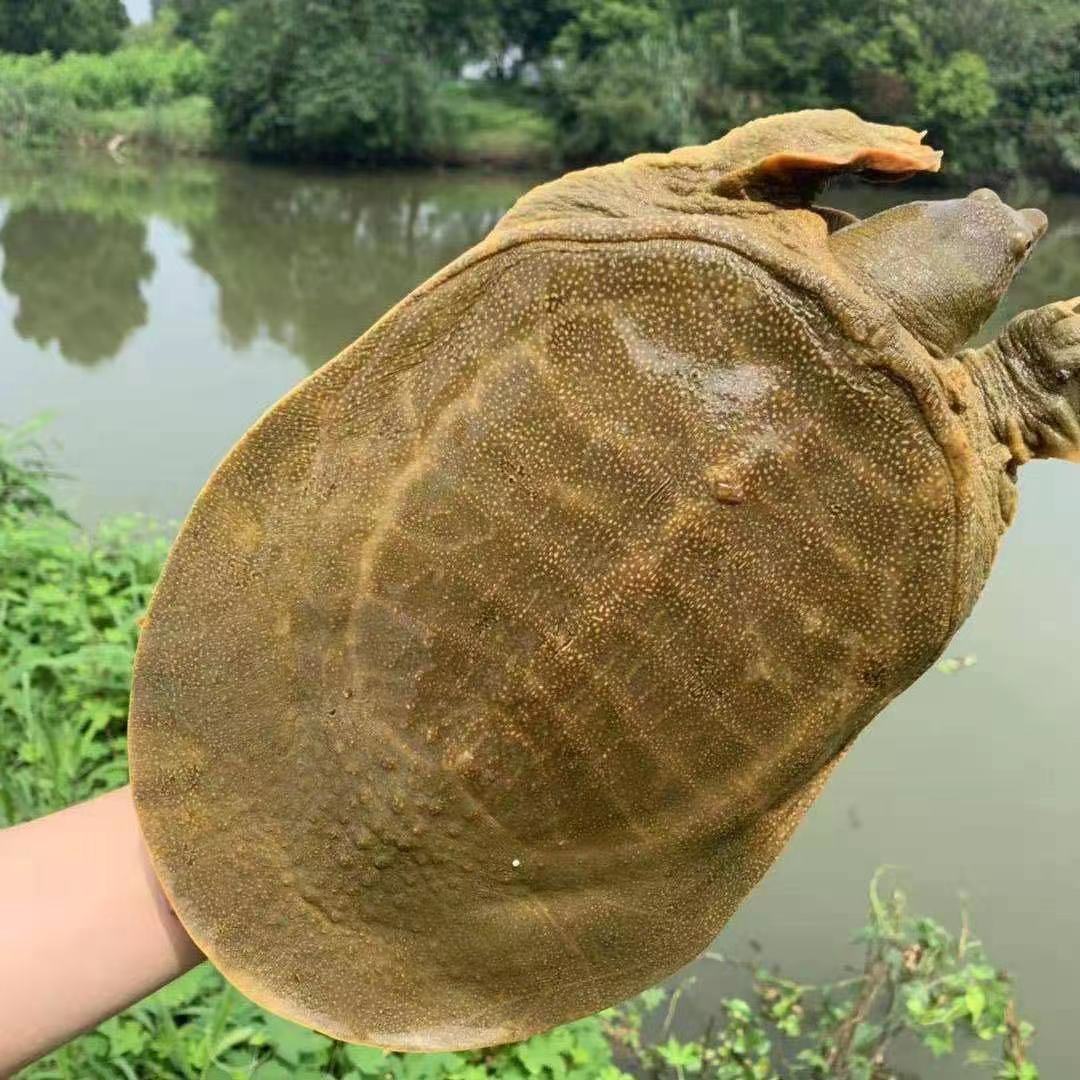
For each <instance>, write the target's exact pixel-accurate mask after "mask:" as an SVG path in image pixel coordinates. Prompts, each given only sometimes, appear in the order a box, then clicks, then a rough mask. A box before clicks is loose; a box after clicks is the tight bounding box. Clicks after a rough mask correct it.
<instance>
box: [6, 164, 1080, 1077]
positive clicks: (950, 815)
mask: <svg viewBox="0 0 1080 1080" xmlns="http://www.w3.org/2000/svg"><path fill="white" fill-rule="evenodd" d="M533 182H535V178H530V177H527V176H523V175H512V176H497V175H481V174H474V173H462V172H448V173H410V174H402V175H398V174H393V175H391V174H378V175H365V174H356V173H354V174H340V173H338V174H334V173H322V172H311V171H302V170H297V169H279V168H272V167H260V168H255V167H249V166H243V165H237V164H211V163H171V164H162V165H153V166H152V165H136V164H132V163H127V164H119V163H114V162H112V161H111V160H108V159H101V158H83V159H65V160H62V161H58V162H49V163H47V164H43V163H37V164H21V165H15V164H12V163H10V162H8V163H5V164H4V166H3V167H2V168H0V260H2V277H0V281H2V288H0V423H7V424H18V423H21V422H24V421H26V420H28V419H29V418H31V417H32V416H34V415H36V414H38V413H41V412H44V411H48V412H50V413H52V414H53V421H52V423H51V424H50V425H49V427H48V428H47V429H46V434H45V436H44V441H45V442H46V444H47V445H50V446H51V447H52V449H53V454H54V460H56V461H57V463H58V464H59V466H60V467H61V468H62V469H63V470H64V471H66V472H67V473H68V474H70V477H71V478H70V479H69V480H67V481H65V482H64V484H63V487H62V493H63V498H64V501H65V503H66V504H67V505H68V506H69V507H70V509H71V510H72V512H73V513H74V514H75V515H76V516H77V517H78V518H79V519H81V520H82V521H84V522H85V523H87V524H90V525H92V524H93V523H94V522H96V521H97V520H99V519H100V518H101V517H103V516H110V515H113V514H118V513H128V512H131V511H141V512H145V513H148V514H151V515H153V516H154V517H155V518H158V519H159V520H164V521H170V520H176V519H178V518H180V517H182V516H183V514H184V513H185V512H186V510H187V508H188V506H189V505H190V503H191V501H192V499H193V498H194V497H195V495H196V494H197V492H198V490H199V488H200V486H201V484H202V482H203V481H204V480H205V478H206V477H207V475H208V474H209V473H210V471H211V470H212V469H213V467H214V466H215V464H216V463H217V462H218V460H219V459H220V458H221V457H222V455H223V454H224V453H225V452H226V451H227V450H228V448H229V447H230V446H231V445H232V443H233V442H234V441H235V440H236V439H237V437H238V436H239V435H240V434H242V433H243V431H244V430H245V429H246V428H247V427H248V425H249V424H250V423H251V422H252V421H253V420H254V419H255V418H256V417H258V416H259V414H260V413H261V412H262V411H263V410H264V409H265V408H266V407H267V406H269V405H270V404H272V403H273V402H274V401H276V400H277V399H278V398H279V397H280V396H281V395H282V394H283V393H284V392H285V391H286V390H288V389H289V388H290V387H292V386H293V385H295V384H296V383H297V382H298V381H299V380H300V379H302V378H303V377H304V376H305V375H307V374H308V373H309V372H310V371H312V370H313V369H314V368H315V367H317V366H318V365H319V364H321V363H323V362H324V361H325V360H326V359H328V358H329V357H330V356H332V355H333V354H334V353H335V352H337V350H338V349H339V348H341V347H342V346H343V345H345V344H347V343H348V342H349V341H351V340H352V339H353V338H355V337H356V336H357V335H358V334H359V333H360V332H361V331H363V330H364V329H365V328H366V327H367V326H368V325H369V324H370V323H371V322H372V321H373V320H374V319H375V318H377V317H378V316H379V315H381V314H382V313H383V312H384V311H385V310H386V309H387V308H388V307H389V306H390V305H391V304H392V303H394V302H395V301H396V300H398V299H399V298H400V297H402V296H404V295H405V294H406V293H407V292H408V291H409V290H410V289H411V288H412V287H413V286H414V285H416V284H417V283H419V282H420V281H421V280H423V279H424V278H425V277H427V276H428V275H429V274H430V273H431V272H433V271H434V270H436V269H438V268H439V267H440V266H442V265H443V264H444V263H446V262H447V261H449V260H450V259H451V258H453V257H454V256H455V255H457V254H458V253H459V252H461V251H463V250H464V249H465V248H466V247H468V246H469V245H470V244H472V243H474V242H475V241H476V240H478V239H479V238H480V237H481V236H482V235H483V234H484V233H485V232H486V231H487V230H488V229H490V228H491V226H492V225H494V223H495V221H496V220H497V219H498V217H499V216H500V214H501V213H502V212H503V211H505V210H506V209H507V208H508V207H509V205H510V204H511V203H512V202H513V200H514V199H515V198H516V197H517V195H519V194H520V193H521V192H522V191H523V190H524V189H526V188H527V187H529V186H530V185H531V183H533ZM900 197H901V196H900V195H899V193H896V192H893V191H887V192H886V191H881V190H873V191H869V192H868V191H865V190H864V191H862V192H849V191H844V192H840V193H839V194H838V196H837V197H836V198H835V199H832V200H830V201H833V202H837V203H842V204H844V205H847V206H848V207H850V208H853V209H856V210H857V211H858V212H861V213H865V212H867V210H868V209H870V208H876V207H878V206H884V205H887V204H888V203H890V202H892V201H896V200H898V199H899V198H900ZM935 197H937V196H935ZM1018 201H1019V202H1022V203H1029V202H1030V203H1035V204H1037V205H1041V206H1043V207H1044V208H1045V209H1047V211H1048V212H1049V214H1050V219H1051V232H1050V233H1049V235H1048V236H1047V237H1046V238H1045V239H1044V240H1043V242H1042V244H1041V245H1040V248H1039V250H1038V251H1037V252H1036V255H1035V257H1034V258H1033V260H1032V263H1031V264H1030V265H1029V266H1028V267H1027V268H1026V269H1025V271H1024V272H1023V274H1022V275H1021V277H1020V278H1019V279H1018V280H1017V282H1016V284H1015V285H1014V288H1013V291H1012V292H1011V293H1010V296H1009V297H1008V298H1007V301H1006V305H1005V307H1004V308H1003V310H1002V312H1000V313H999V316H998V317H996V318H995V321H994V323H992V324H991V326H990V327H989V328H988V330H987V332H986V333H984V335H983V336H984V337H985V336H987V333H989V332H990V331H992V330H993V328H994V327H995V326H997V325H1000V322H1001V321H1003V319H1004V317H1005V316H1006V315H1008V314H1011V313H1013V312H1015V311H1017V310H1020V309H1022V308H1024V307H1029V306H1032V305H1036V304H1041V303H1045V302H1046V301H1049V300H1054V299H1061V298H1066V297H1071V296H1075V295H1077V294H1080V199H1076V198H1067V197H1048V196H1046V195H1045V193H1042V194H1041V195H1040V193H1039V192H1037V191H1034V192H1029V193H1027V194H1026V196H1022V197H1020V198H1019V200H1018ZM1015 204H1016V203H1015V202H1014V205H1015ZM1078 544H1080V470H1077V469H1074V468H1072V467H1071V466H1069V465H1065V464H1060V463H1056V462H1055V463H1043V462H1037V463H1034V464H1033V465H1031V466H1029V467H1027V468H1025V469H1024V470H1023V471H1022V473H1021V512H1020V514H1019V517H1018V519H1017V522H1016V524H1015V525H1014V527H1013V529H1012V530H1011V532H1010V534H1009V535H1008V537H1007V539H1006V541H1005V544H1004V547H1003V550H1002V552H1001V556H1000V558H999V561H998V565H997V567H996V569H995V573H994V576H993V577H992V579H991V581H990V584H989V586H988V588H987V590H986V592H985V594H984V596H983V598H982V600H981V601H980V603H979V605H978V607H977V609H976V611H975V614H974V615H973V617H972V618H971V619H970V620H969V622H968V623H967V624H966V626H965V627H964V628H963V629H962V630H961V632H960V634H959V635H958V637H957V638H956V640H955V642H954V643H953V645H952V646H951V647H950V649H949V655H952V656H973V657H975V658H976V662H975V663H974V664H973V665H971V666H967V667H964V668H962V669H961V670H959V671H957V672H956V673H954V674H951V675H947V674H944V673H942V672H941V671H939V670H936V669H934V670H931V671H930V672H928V673H927V674H926V675H925V676H924V677H923V678H922V679H921V680H920V681H919V682H918V683H917V684H916V685H915V686H914V687H913V688H912V689H911V690H909V691H908V692H907V693H906V694H904V695H903V696H902V697H901V698H900V699H898V700H897V701H896V702H894V703H893V704H892V705H891V706H890V707H889V708H888V709H887V710H886V711H885V712H884V713H883V714H882V715H881V716H880V717H879V718H878V719H877V720H876V721H875V722H874V723H873V724H872V725H871V726H870V728H869V729H868V730H867V732H866V733H865V734H864V735H863V736H862V737H861V738H860V739H859V740H858V742H857V743H856V745H855V746H854V748H853V750H852V751H851V753H850V754H849V755H848V756H847V758H846V759H845V760H844V762H843V763H842V764H841V765H840V767H839V768H838V770H837V772H836V773H835V775H834V777H833V779H832V780H831V781H830V783H829V785H828V787H827V789H826V791H825V793H824V794H823V795H822V797H821V798H820V799H819V800H818V802H817V804H816V805H815V806H814V807H813V809H812V810H811V812H810V814H809V815H808V817H807V819H806V822H805V823H804V824H803V826H802V827H801V828H800V830H799V831H798V833H797V834H796V836H795V838H794V839H793V841H792V842H791V844H790V846H789V848H788V850H787V851H786V853H785V854H784V855H783V856H782V857H781V859H780V860H779V862H778V863H777V865H776V866H775V868H774V869H773V870H772V872H771V873H770V874H769V875H768V877H767V878H766V880H765V881H764V882H763V883H762V885H761V886H760V887H759V888H758V889H757V890H756V891H755V892H754V893H753V894H752V896H751V897H750V899H749V900H748V901H747V903H746V904H745V905H744V907H743V909H742V910H741V911H740V912H739V914H738V915H737V916H736V917H735V919H733V920H732V922H731V923H730V924H729V926H728V927H727V929H726V930H725V932H724V933H723V934H722V935H721V938H720V939H719V940H718V942H717V948H718V949H719V950H721V951H723V952H724V953H726V954H729V955H734V956H736V957H748V958H754V959H758V958H759V953H758V949H759V948H760V950H761V952H760V957H761V958H764V959H766V960H776V961H779V962H780V964H781V965H782V968H783V970H784V972H785V973H786V974H789V975H792V976H795V977H800V978H804V979H806V980H807V981H811V980H815V979H820V978H823V977H826V976H828V975H830V974H834V973H835V972H836V971H837V969H838V966H839V965H840V964H841V963H844V962H852V963H854V962H858V959H859V953H858V952H857V950H855V949H853V948H852V947H851V946H850V945H849V944H848V941H849V938H850V933H851V931H852V930H853V928H855V927H856V926H859V925H861V924H862V921H863V919H864V914H865V910H866V884H867V882H868V880H869V878H870V877H871V875H872V874H873V872H874V870H875V868H876V867H878V866H879V865H881V864H885V863H888V864H892V865H895V866H897V867H899V868H900V869H899V871H898V875H899V879H900V881H901V883H902V884H903V885H904V886H905V887H906V888H907V889H908V890H909V891H910V892H911V894H912V897H913V903H914V905H915V906H917V907H918V908H919V909H920V910H923V911H926V912H928V913H930V914H933V915H935V916H936V917H938V918H940V919H942V920H944V921H948V922H950V923H952V924H954V925H955V924H956V923H957V920H958V915H959V908H960V901H959V894H961V893H966V894H968V895H969V897H970V900H969V901H968V906H969V909H970V911H971V918H972V922H973V925H974V927H975V929H976V932H977V933H978V935H979V936H980V937H982V938H983V940H984V941H985V942H986V944H987V946H988V949H989V951H990V954H991V956H992V957H993V958H994V960H995V961H996V962H997V963H999V964H1001V965H1003V966H1005V967H1006V968H1007V969H1008V970H1010V971H1011V972H1012V973H1013V974H1014V975H1015V976H1016V978H1017V982H1018V986H1019V998H1020V1010H1021V1013H1022V1015H1024V1016H1027V1017H1030V1018H1031V1019H1032V1020H1033V1021H1034V1022H1035V1024H1036V1026H1037V1029H1038V1033H1037V1039H1036V1044H1035V1060H1036V1061H1038V1062H1039V1063H1040V1065H1041V1066H1042V1067H1043V1070H1044V1075H1045V1076H1047V1077H1064V1076H1072V1075H1077V1074H1078V1069H1077V1064H1076V1049H1075V1048H1076V1045H1077V1043H1076V1036H1075V1032H1074V1030H1073V1027H1074V1025H1075V1022H1076V1019H1075V1018H1076V1011H1077V1007H1078V998H1077V991H1076V985H1077V971H1076V967H1077V965H1076V963H1075V961H1074V960H1073V958H1074V957H1075V956H1076V955H1077V954H1078V953H1080V782H1078V774H1077V768H1078V762H1080V724H1078V723H1077V719H1078V710H1080V664H1078V663H1077V657H1078V653H1080V556H1078V554H1077V547H1078ZM691 975H693V976H694V977H695V979H696V982H695V983H694V985H693V988H692V990H691V991H690V992H689V993H688V994H687V995H686V999H685V1000H686V1002H687V1003H686V1005H685V1006H684V1007H683V1008H684V1016H683V1021H684V1023H686V1024H692V1023H693V1021H694V1020H695V1018H696V1017H697V1016H700V1015H703V1014H704V1013H706V1012H708V1010H709V1007H710V1003H711V1002H713V1001H715V998H716V995H717V994H718V993H719V992H720V991H721V990H722V989H724V988H726V987H727V986H728V985H729V973H728V971H727V969H726V968H724V967H723V965H719V964H716V963H710V962H709V961H701V962H699V964H697V965H695V967H694V969H693V970H692V971H691ZM954 1069H955V1066H951V1067H950V1069H949V1070H946V1071H945V1072H944V1073H942V1072H940V1071H938V1072H932V1071H931V1070H929V1069H927V1070H923V1069H921V1068H920V1069H919V1070H918V1073H919V1075H922V1076H924V1077H929V1076H931V1075H935V1076H937V1075H949V1076H951V1075H955V1073H954V1071H953V1070H954Z"/></svg>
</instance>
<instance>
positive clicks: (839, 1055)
mask: <svg viewBox="0 0 1080 1080" xmlns="http://www.w3.org/2000/svg"><path fill="white" fill-rule="evenodd" d="M51 479H52V478H51V477H50V474H49V470H48V466H47V464H46V463H45V461H44V460H43V458H42V457H41V455H40V453H39V452H38V451H37V450H36V449H35V446H34V444H33V442H32V441H31V439H30V433H29V432H27V431H21V432H10V431H4V430H0V826H4V825H10V824H14V823H18V822H20V821H23V820H26V819H29V818H32V817H35V816H37V815H40V814H43V813H46V812H48V811H50V810H54V809H57V808H59V807H62V806H66V805H69V804H70V803H73V802H76V801H78V800H80V799H85V798H88V797H91V796H93V795H95V794H99V793H101V792H104V791H107V790H109V789H111V788H114V787H117V786H118V785H120V784H122V783H124V781H125V779H126V772H127V769H126V754H125V750H126V739H125V714H126V711H127V695H128V680H129V674H130V669H131V662H132V656H133V652H134V647H135V642H136V638H137V636H138V626H139V618H140V616H141V614H142V612H143V611H144V609H145V607H146V604H147V601H148V599H149V594H150V590H151V589H152V587H153V583H154V580H155V579H156V577H157V574H158V572H159V570H160V567H161V563H162V560H163V558H164V554H165V543H164V541H163V539H162V538H161V536H160V535H158V534H157V533H156V532H155V531H154V530H152V529H149V528H148V527H147V525H146V523H145V522H143V521H139V520H137V519H130V520H124V521H119V522H113V523H111V524H108V525H106V526H104V527H102V528H101V529H100V530H99V531H98V532H97V533H95V534H93V535H88V534H86V533H84V532H83V531H82V530H81V529H80V528H79V527H78V526H77V525H76V524H75V523H74V522H73V521H72V520H71V519H70V518H69V517H68V516H67V515H66V514H64V513H63V511H62V510H60V509H59V508H58V506H57V505H56V503H55V502H54V500H53V496H52V490H51V488H52V484H51ZM857 940H859V941H860V942H862V943H863V946H864V950H865V951H864V960H863V965H862V969H861V971H860V972H858V973H857V974H855V975H854V976H852V977H846V978H842V979H839V980H837V981H835V982H831V983H828V984H824V985H821V984H819V985H815V986H810V985H806V984H803V983H800V982H797V981H794V980H792V979H790V978H786V977H783V976H782V975H780V974H779V973H778V972H777V971H775V970H771V969H767V968H765V967H763V966H761V965H760V964H742V963H737V962H732V961H728V960H725V959H724V958H722V957H713V959H714V960H719V961H721V962H723V963H725V964H726V965H727V968H728V969H729V972H730V974H731V975H732V976H733V977H736V978H739V979H741V982H742V983H743V986H744V987H745V989H746V990H747V991H748V993H746V994H744V995H743V996H730V997H724V998H721V999H720V1000H719V1001H718V1002H717V1003H716V1008H715V1016H714V1019H713V1020H712V1021H711V1022H710V1023H709V1024H708V1025H707V1027H706V1029H705V1030H704V1031H703V1032H701V1033H699V1034H693V1033H688V1032H687V1031H686V1030H685V1025H682V1024H680V1023H678V1022H677V1021H678V1016H677V1006H678V1004H679V1000H680V997H681V995H682V990H676V991H675V992H674V994H671V995H670V996H669V995H668V994H667V992H665V991H663V990H652V991H649V992H647V993H646V994H645V995H643V997H642V998H641V999H640V1000H637V1001H634V1002H631V1003H628V1004H627V1005H624V1006H622V1007H620V1008H618V1009H612V1010H608V1011H606V1012H604V1013H601V1014H600V1015H598V1016H595V1017H591V1018H588V1019H585V1020H580V1021H578V1022H576V1023H572V1024H567V1025H565V1026H563V1027H560V1028H557V1029H555V1030H554V1031H551V1032H548V1033H545V1034H542V1035H538V1036H535V1037H534V1038H532V1039H529V1040H528V1041H526V1042H523V1043H520V1044H518V1045H513V1046H507V1047H502V1048H495V1049H490V1050H482V1051H476V1052H471V1053H441V1054H413V1055H403V1054H388V1053H384V1052H383V1051H381V1050H376V1049H373V1048H370V1047H362V1046H348V1045H345V1044H343V1043H340V1042H337V1041H336V1040H333V1039H330V1038H327V1037H325V1036H323V1035H319V1034H317V1033H315V1032H312V1031H308V1030H306V1029H304V1028H300V1027H297V1026H296V1025H294V1024H291V1023H288V1022H287V1021H285V1020H282V1019H280V1018H278V1017H275V1016H272V1015H270V1014H269V1013H266V1012H265V1011H263V1010H262V1009H260V1008H258V1007H256V1006H255V1005H253V1004H252V1003H251V1002H249V1001H247V1000H246V999H245V998H244V997H243V996H242V995H240V994H239V993H238V992H237V991H235V990H233V989H232V988H231V987H229V986H228V985H227V984H226V983H225V982H224V981H223V980H222V979H221V977H220V976H219V975H218V974H217V972H216V971H214V970H213V969H212V968H211V967H210V966H209V965H203V966H201V967H199V968H197V969H195V970H194V971H192V972H191V973H189V974H188V975H186V976H184V977H183V978H181V979H179V980H177V981H176V982H175V983H173V984H171V985H170V986H168V987H166V988H165V989H163V990H161V991H159V992H158V993H156V994H154V995H153V996H151V997H150V998H147V999H146V1000H145V1001H143V1002H141V1003H140V1004H138V1005H136V1006H134V1007H133V1008H131V1009H128V1010H126V1011H125V1012H123V1013H122V1014H121V1015H119V1016H117V1017H114V1018H112V1019H110V1020H108V1021H106V1022H105V1023H104V1024H102V1025H101V1026H100V1027H99V1028H98V1029H97V1030H96V1031H95V1032H92V1033H90V1034H88V1035H85V1036H83V1037H82V1038H80V1039H77V1040H75V1041H74V1042H73V1043H71V1044H69V1045H68V1046H66V1047H64V1048H62V1049H61V1050H59V1051H57V1052H56V1053H54V1054H52V1055H50V1056H49V1057H47V1058H45V1059H44V1060H42V1061H41V1062H38V1063H37V1064H35V1065H33V1066H31V1067H30V1068H28V1069H27V1070H26V1071H25V1073H24V1074H23V1076H24V1078H25V1080H53V1078H72V1080H83V1078H84V1077H105V1078H112V1077H115V1078H118V1080H119V1078H128V1080H132V1078H134V1077H136V1076H154V1077H160V1078H165V1080H173V1078H177V1080H179V1078H183V1080H194V1078H196V1077H198V1078H200V1080H211V1078H212V1080H245V1078H250V1077H256V1078H258V1080H284V1078H286V1077H294V1078H297V1080H317V1078H335V1077H336V1078H344V1080H376V1078H381V1080H386V1078H390V1080H485V1078H500V1080H631V1073H632V1074H633V1075H637V1076H642V1075H646V1076H650V1077H653V1078H655V1080H686V1078H687V1077H691V1076H694V1077H697V1076H700V1077H702V1078H703V1080H780V1078H781V1077H783V1078H784V1080H798V1078H802V1080H824V1078H826V1077H830V1078H847V1080H889V1078H893V1077H895V1076H896V1073H895V1072H894V1069H893V1068H892V1067H891V1066H890V1064H889V1062H890V1060H891V1058H892V1055H893V1049H894V1047H895V1046H896V1045H898V1044H902V1043H905V1042H906V1043H907V1044H908V1045H909V1047H912V1048H914V1047H917V1046H922V1047H923V1048H924V1049H926V1050H929V1052H930V1053H931V1054H933V1055H934V1056H937V1057H941V1056H947V1055H951V1054H954V1053H957V1054H959V1053H964V1054H965V1056H966V1060H967V1061H968V1062H969V1063H971V1064H974V1065H978V1066H981V1067H982V1074H983V1075H988V1074H990V1075H993V1076H995V1077H997V1078H998V1080H1037V1077H1038V1071H1037V1069H1036V1067H1035V1066H1034V1064H1032V1063H1031V1062H1030V1061H1029V1060H1028V1045H1029V1043H1030V1039H1031V1035H1032V1028H1031V1025H1030V1024H1027V1023H1025V1022H1023V1021H1021V1020H1019V1019H1018V1018H1017V1015H1016V1009H1015V1005H1014V1002H1013V996H1012V994H1013V991H1012V985H1011V982H1010V979H1009V977H1008V976H1007V975H1006V974H1005V973H1004V972H1001V971H999V970H997V969H996V968H995V967H994V966H993V965H992V964H991V963H990V962H989V961H988V959H987V957H986V954H985V951H984V949H983V946H982V945H981V943H980V942H979V941H978V940H977V939H975V938H974V937H973V935H972V934H971V931H970V928H969V927H968V925H967V921H966V918H965V920H964V922H963V925H962V928H961V932H960V934H959V935H955V936H954V935H952V934H950V933H949V932H948V931H946V930H945V929H944V928H943V927H942V926H940V925H939V924H938V923H936V922H934V921H933V920H931V919H927V918H918V917H915V916H913V915H911V914H910V913H908V911H907V910H906V907H905V903H904V898H903V895H902V894H901V893H899V892H898V891H892V892H891V893H888V894H886V895H884V896H883V895H882V894H881V891H880V889H879V886H878V881H877V879H875V881H874V882H873V883H872V884H871V888H870V920H869V923H868V925H867V926H866V927H865V928H864V929H863V930H862V931H861V932H860V934H859V935H858V938H857ZM699 1003H700V998H699ZM624 1070H630V1071H629V1072H627V1071H624Z"/></svg>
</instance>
